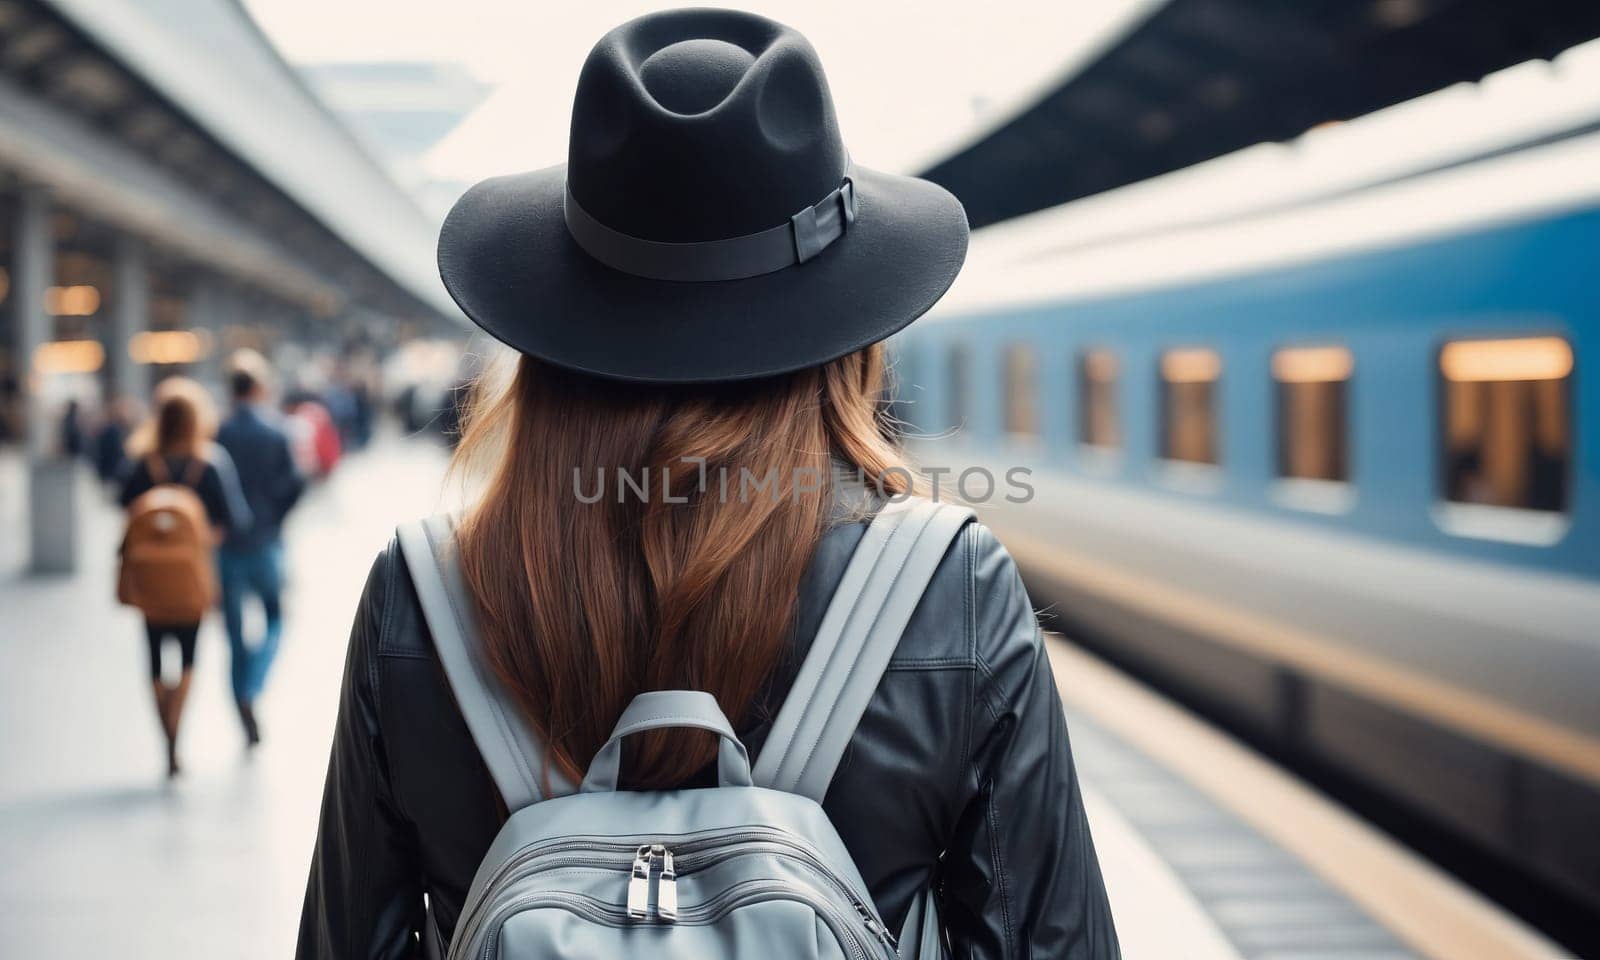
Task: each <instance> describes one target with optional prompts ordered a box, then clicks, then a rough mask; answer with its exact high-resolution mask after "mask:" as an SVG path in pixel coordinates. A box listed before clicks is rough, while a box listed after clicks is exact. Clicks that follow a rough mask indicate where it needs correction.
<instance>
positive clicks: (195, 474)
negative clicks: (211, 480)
mask: <svg viewBox="0 0 1600 960" xmlns="http://www.w3.org/2000/svg"><path fill="white" fill-rule="evenodd" d="M207 466H209V464H207V463H206V461H205V458H204V457H202V456H200V455H199V454H195V455H194V456H192V457H190V458H189V463H188V465H187V466H185V467H184V468H183V485H184V486H186V487H189V488H191V489H193V490H199V489H200V481H201V480H204V479H205V476H206V467H207Z"/></svg>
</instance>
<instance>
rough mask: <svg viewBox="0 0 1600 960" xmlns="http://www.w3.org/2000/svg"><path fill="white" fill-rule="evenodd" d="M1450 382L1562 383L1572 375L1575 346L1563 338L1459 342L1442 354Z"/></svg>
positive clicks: (1441, 368) (1441, 369)
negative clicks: (1562, 379)
mask: <svg viewBox="0 0 1600 960" xmlns="http://www.w3.org/2000/svg"><path fill="white" fill-rule="evenodd" d="M1439 372H1440V373H1442V374H1444V378H1445V379H1446V380H1455V381H1485V380H1560V379H1561V378H1562V377H1565V376H1566V375H1567V374H1569V373H1571V372H1572V345H1571V344H1569V343H1567V341H1565V340H1563V339H1562V338H1560V337H1522V338H1519V339H1516V340H1457V341H1456V342H1455V343H1447V344H1445V346H1444V349H1443V350H1441V351H1439Z"/></svg>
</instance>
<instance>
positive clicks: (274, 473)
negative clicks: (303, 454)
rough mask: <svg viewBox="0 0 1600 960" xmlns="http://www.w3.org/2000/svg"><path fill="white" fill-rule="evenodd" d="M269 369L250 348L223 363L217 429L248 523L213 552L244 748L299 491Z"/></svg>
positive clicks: (272, 637)
mask: <svg viewBox="0 0 1600 960" xmlns="http://www.w3.org/2000/svg"><path fill="white" fill-rule="evenodd" d="M271 379H272V370H271V367H270V366H269V365H268V364H267V361H266V358H264V357H262V356H261V354H259V353H257V352H256V351H254V350H240V351H237V352H235V353H234V354H233V355H232V356H231V357H229V358H228V383H229V387H230V389H231V390H232V392H233V412H232V414H230V415H229V417H228V419H227V421H226V422H224V423H223V424H222V427H221V429H219V430H218V431H217V442H218V443H219V444H221V445H222V447H223V448H224V449H226V450H227V451H228V454H229V455H230V456H231V457H232V458H233V461H234V463H235V464H236V465H237V466H238V468H239V476H240V480H241V483H242V486H243V489H244V497H245V501H246V502H247V503H248V504H249V505H250V512H251V517H252V522H251V523H250V524H248V525H243V526H240V527H238V528H235V529H233V530H230V531H229V533H228V538H227V540H226V541H224V543H223V545H222V550H221V551H220V552H219V553H218V557H217V559H218V568H219V569H220V570H221V572H222V610H223V618H224V619H225V620H226V622H227V625H228V646H229V648H230V650H231V651H232V657H233V671H232V676H233V698H234V703H235V704H236V705H237V706H238V708H239V721H240V723H242V724H243V725H244V733H245V739H246V741H247V742H248V743H249V744H250V746H252V747H253V746H255V745H256V744H258V743H260V742H261V726H260V723H259V721H258V718H257V716H256V699H257V698H258V697H259V696H260V695H261V691H262V689H263V688H264V687H265V686H266V680H267V672H268V670H270V669H271V667H272V661H273V658H274V657H275V656H276V655H277V652H278V642H279V640H280V638H281V637H282V634H283V605H282V593H283V521H284V518H285V517H286V516H287V515H288V513H289V510H290V508H292V507H293V506H294V505H295V502H296V501H298V500H299V499H300V494H301V493H302V492H303V491H304V490H305V478H304V477H303V476H302V475H301V473H300V470H299V468H298V467H297V466H296V465H295V458H294V451H293V447H292V446H291V444H290V441H289V432H288V430H287V429H286V428H285V426H284V424H283V423H282V421H281V418H280V417H279V415H278V413H277V411H276V410H275V409H274V408H273V407H272V405H271V404H270V403H269V400H268V394H269V392H270V389H271ZM252 593H253V594H255V595H256V596H257V597H258V598H260V601H261V609H262V612H263V613H264V614H265V620H266V627H265V629H264V631H263V632H262V635H261V636H260V637H259V638H258V639H257V640H256V641H255V642H254V643H252V642H249V641H248V640H247V639H246V637H245V630H244V601H245V597H246V596H247V595H248V594H252Z"/></svg>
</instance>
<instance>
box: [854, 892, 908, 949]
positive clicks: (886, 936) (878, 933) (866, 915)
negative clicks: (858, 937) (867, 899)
mask: <svg viewBox="0 0 1600 960" xmlns="http://www.w3.org/2000/svg"><path fill="white" fill-rule="evenodd" d="M852 902H853V903H854V904H855V906H856V913H858V914H860V915H861V922H862V923H865V924H866V925H867V930H868V932H870V933H871V934H872V935H873V936H875V937H877V938H878V940H879V941H880V942H882V943H883V945H884V946H886V947H888V948H889V949H891V950H898V949H899V948H900V944H899V943H898V942H897V941H896V938H895V935H894V934H892V933H890V932H889V928H888V927H886V926H884V925H883V924H882V923H880V922H879V921H878V918H877V917H876V916H874V915H873V913H872V911H871V910H869V909H867V905H866V904H864V903H862V902H861V901H859V900H853V901H852Z"/></svg>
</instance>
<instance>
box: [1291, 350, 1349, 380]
mask: <svg viewBox="0 0 1600 960" xmlns="http://www.w3.org/2000/svg"><path fill="white" fill-rule="evenodd" d="M1355 366H1356V358H1355V357H1354V356H1352V355H1351V353H1350V351H1349V350H1346V349H1345V348H1344V347H1290V348H1288V349H1284V350H1279V351H1278V352H1277V353H1274V354H1273V355H1272V375H1273V377H1275V378H1276V379H1277V380H1278V381H1279V382H1280V383H1338V382H1339V381H1341V380H1348V379H1350V373H1351V371H1353V370H1354V369H1355Z"/></svg>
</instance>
